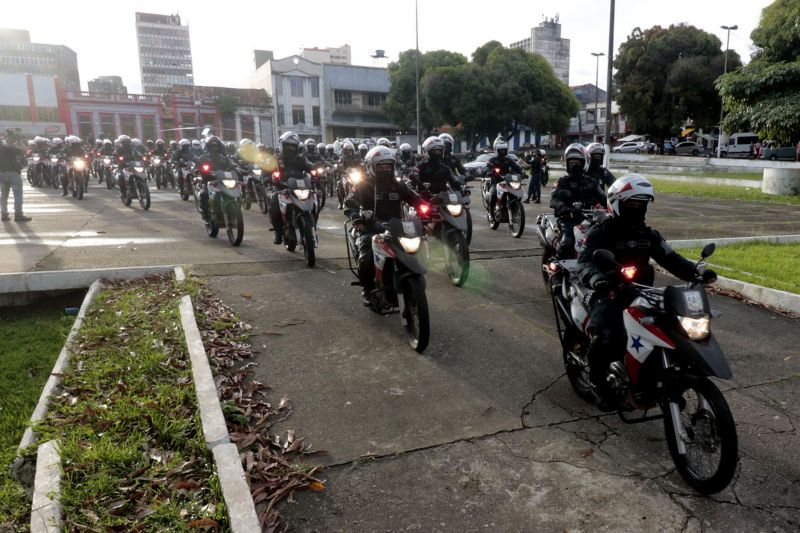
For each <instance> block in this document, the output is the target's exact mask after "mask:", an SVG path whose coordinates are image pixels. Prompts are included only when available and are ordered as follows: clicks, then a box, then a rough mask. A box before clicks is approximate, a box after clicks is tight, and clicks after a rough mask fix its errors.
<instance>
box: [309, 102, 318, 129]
mask: <svg viewBox="0 0 800 533" xmlns="http://www.w3.org/2000/svg"><path fill="white" fill-rule="evenodd" d="M319 122H320V120H319V106H318V105H315V106H312V107H311V124H312V125H314V126H319Z"/></svg>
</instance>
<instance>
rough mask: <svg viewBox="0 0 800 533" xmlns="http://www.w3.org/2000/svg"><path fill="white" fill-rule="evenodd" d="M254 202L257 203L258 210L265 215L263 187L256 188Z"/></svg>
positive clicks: (265, 203)
mask: <svg viewBox="0 0 800 533" xmlns="http://www.w3.org/2000/svg"><path fill="white" fill-rule="evenodd" d="M256 200H257V201H258V209H259V210H260V211H261V212H262V213H264V214H265V215H266V214H267V206H268V204H267V193H266V192H264V187H262V186H258V187H256Z"/></svg>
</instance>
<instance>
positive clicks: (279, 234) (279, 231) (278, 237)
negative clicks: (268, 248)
mask: <svg viewBox="0 0 800 533" xmlns="http://www.w3.org/2000/svg"><path fill="white" fill-rule="evenodd" d="M272 233H273V234H274V235H273V236H272V244H281V243H283V228H282V227H280V226H275V225H273V226H272Z"/></svg>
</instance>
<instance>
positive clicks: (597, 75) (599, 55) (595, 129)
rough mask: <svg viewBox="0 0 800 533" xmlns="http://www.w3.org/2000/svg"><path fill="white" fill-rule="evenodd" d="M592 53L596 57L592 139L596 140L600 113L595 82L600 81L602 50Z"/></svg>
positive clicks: (595, 83)
mask: <svg viewBox="0 0 800 533" xmlns="http://www.w3.org/2000/svg"><path fill="white" fill-rule="evenodd" d="M592 55H593V56H594V57H595V59H596V64H595V69H594V134H595V138H594V139H592V140H593V141H596V140H597V132H598V131H599V129H600V128H599V127H598V125H597V124H598V122H597V121H598V120H600V115H598V114H597V84H598V83H600V57H601V56H604V55H605V54H604V53H603V52H599V53H598V52H592ZM607 113H608V109H606V114H607Z"/></svg>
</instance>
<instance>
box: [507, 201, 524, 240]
mask: <svg viewBox="0 0 800 533" xmlns="http://www.w3.org/2000/svg"><path fill="white" fill-rule="evenodd" d="M508 227H509V229H510V230H511V236H512V237H514V238H515V239H519V238H520V237H522V232H523V231H525V209H524V208H523V207H522V202H520V201H519V200H515V201H513V202H511V203H510V204H509V206H508Z"/></svg>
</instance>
